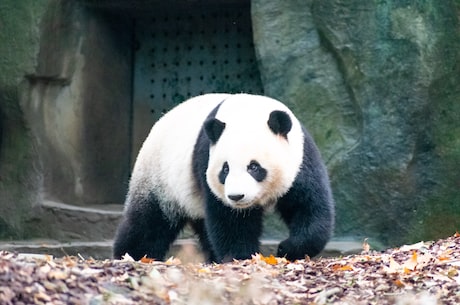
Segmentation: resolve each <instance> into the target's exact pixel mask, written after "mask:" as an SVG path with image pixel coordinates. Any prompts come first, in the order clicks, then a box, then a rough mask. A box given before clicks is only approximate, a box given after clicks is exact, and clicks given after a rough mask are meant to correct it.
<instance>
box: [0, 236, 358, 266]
mask: <svg viewBox="0 0 460 305" xmlns="http://www.w3.org/2000/svg"><path fill="white" fill-rule="evenodd" d="M278 243H279V241H278V240H262V241H261V247H260V250H261V253H262V254H263V255H270V254H274V253H276V249H277V247H278ZM0 250H4V251H10V252H18V253H33V254H48V255H52V256H54V257H62V256H66V255H70V256H81V257H83V258H90V257H92V258H95V259H107V258H111V256H112V241H111V240H104V241H74V242H58V241H53V240H31V241H12V242H1V243H0ZM361 251H362V247H361V243H360V242H357V241H330V242H329V243H328V244H327V245H326V248H325V249H324V251H323V252H322V253H321V254H320V255H319V256H322V257H331V256H344V255H350V254H355V253H360V252H361ZM168 256H175V257H179V258H180V259H182V260H183V261H190V260H193V259H192V258H191V257H190V256H199V247H198V243H197V241H196V240H195V239H179V240H177V241H176V242H175V243H174V244H173V246H172V247H171V251H170V253H169V254H168ZM187 256H189V257H187Z"/></svg>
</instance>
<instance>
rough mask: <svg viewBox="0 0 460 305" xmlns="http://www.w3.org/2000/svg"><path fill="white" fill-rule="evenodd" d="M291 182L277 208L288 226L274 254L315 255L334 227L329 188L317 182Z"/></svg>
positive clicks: (327, 239)
mask: <svg viewBox="0 0 460 305" xmlns="http://www.w3.org/2000/svg"><path fill="white" fill-rule="evenodd" d="M315 184H316V183H313V185H310V186H308V187H306V186H305V185H298V186H294V187H293V188H292V189H291V190H290V191H289V192H288V194H286V195H285V196H284V197H283V198H281V199H280V201H279V202H278V205H277V209H278V211H279V212H280V214H281V217H282V218H283V220H284V221H285V222H286V224H287V226H288V228H289V238H287V239H286V240H284V241H282V242H281V243H280V245H279V247H278V253H277V255H278V256H280V257H286V258H287V259H289V260H296V259H303V258H305V256H306V255H308V256H310V257H314V256H316V255H318V254H319V253H320V252H321V251H322V250H323V249H324V247H325V245H326V243H327V242H328V241H329V239H330V238H331V235H332V231H333V228H334V205H333V200H332V196H331V195H330V190H329V189H328V188H327V187H318V185H315Z"/></svg>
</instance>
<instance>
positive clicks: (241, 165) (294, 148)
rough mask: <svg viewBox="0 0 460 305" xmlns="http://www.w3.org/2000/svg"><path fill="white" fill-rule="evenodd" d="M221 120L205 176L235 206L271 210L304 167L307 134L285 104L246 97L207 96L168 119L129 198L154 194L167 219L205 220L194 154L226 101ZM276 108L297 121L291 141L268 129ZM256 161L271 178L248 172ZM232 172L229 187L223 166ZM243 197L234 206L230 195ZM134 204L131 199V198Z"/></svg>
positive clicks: (158, 128)
mask: <svg viewBox="0 0 460 305" xmlns="http://www.w3.org/2000/svg"><path fill="white" fill-rule="evenodd" d="M224 100H225V102H224V103H223V104H222V105H221V107H220V108H219V110H218V112H217V115H216V118H217V119H219V120H221V121H223V122H225V123H226V127H225V129H224V132H223V134H222V136H221V138H220V139H219V141H218V143H217V145H215V146H212V147H211V149H210V160H209V164H208V169H207V172H206V175H207V183H208V185H209V186H210V188H211V190H212V192H213V193H214V194H215V195H216V196H217V197H218V198H220V199H221V200H222V201H223V202H224V203H225V204H227V205H230V206H232V207H234V208H238V209H240V208H246V207H249V206H252V205H262V206H266V205H269V204H271V203H273V202H275V201H276V199H278V198H279V197H281V196H282V195H284V194H285V193H286V192H287V191H288V190H289V188H290V187H291V185H292V183H293V181H294V179H295V177H296V175H297V173H298V171H299V169H300V166H301V163H302V157H303V141H304V139H303V133H302V130H301V126H300V123H299V122H298V120H297V119H296V118H295V116H294V115H293V114H292V112H291V111H290V110H289V109H288V108H287V107H286V106H284V105H283V104H282V103H280V102H278V101H276V100H274V99H270V98H267V97H263V96H255V95H247V94H236V95H229V94H206V95H202V96H198V97H195V98H192V99H190V100H188V101H186V102H184V103H182V104H180V105H179V106H177V107H175V108H174V109H172V110H171V111H170V112H168V113H167V114H166V115H165V116H163V117H162V118H161V119H160V120H159V121H158V122H157V123H156V124H155V125H154V126H153V127H152V130H151V131H150V134H149V136H148V137H147V139H146V140H145V142H144V144H143V145H142V148H141V150H140V152H139V155H138V157H137V160H136V164H135V166H134V169H133V174H132V177H131V182H130V190H129V193H128V196H135V195H139V194H141V195H147V194H148V193H149V192H151V191H153V192H154V193H155V194H156V196H157V197H158V199H159V201H160V207H161V209H162V210H163V211H164V212H165V214H166V215H168V216H169V217H171V219H174V217H175V215H177V214H181V215H186V216H188V217H191V218H194V219H198V218H203V217H204V204H203V203H204V198H203V196H202V195H201V194H199V193H198V192H197V189H196V184H195V183H196V182H195V181H194V177H193V172H192V156H193V149H194V146H195V142H196V140H197V137H198V135H199V132H200V128H201V126H202V124H203V122H204V121H205V119H206V117H207V116H208V115H209V113H210V112H211V111H212V110H213V109H214V108H215V107H216V106H217V105H218V104H219V103H221V102H222V101H224ZM273 110H283V111H285V112H287V113H288V114H289V115H290V117H291V120H292V124H293V125H292V129H291V131H290V132H289V134H288V140H287V141H286V139H285V138H283V137H281V136H276V135H274V134H273V133H272V132H271V131H270V130H269V127H268V125H267V121H268V118H269V114H270V113H271V112H272V111H273ZM251 160H256V161H258V162H259V163H260V164H261V165H262V166H263V167H264V168H265V169H267V171H268V174H267V177H266V179H265V180H264V181H262V182H257V181H255V180H254V178H253V177H251V176H250V175H249V174H248V172H247V165H248V164H249V162H250V161H251ZM225 161H227V162H228V164H229V165H230V172H229V175H228V176H227V179H226V183H225V185H222V184H221V183H220V182H219V180H218V174H219V172H220V170H221V168H222V164H223V163H224V162H225ZM232 194H244V195H245V197H244V199H242V200H240V201H238V202H236V203H235V202H233V201H231V200H229V199H228V197H227V196H228V195H232ZM128 202H129V200H128Z"/></svg>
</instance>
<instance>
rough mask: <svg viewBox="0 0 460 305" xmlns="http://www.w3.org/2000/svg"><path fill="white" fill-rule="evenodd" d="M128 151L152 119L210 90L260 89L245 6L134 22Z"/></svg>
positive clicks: (162, 15) (135, 147)
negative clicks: (129, 143) (131, 107)
mask: <svg viewBox="0 0 460 305" xmlns="http://www.w3.org/2000/svg"><path fill="white" fill-rule="evenodd" d="M136 40H137V42H136V43H137V44H138V46H137V50H136V52H135V59H134V62H135V69H134V107H133V154H134V156H135V155H136V154H137V152H138V149H139V147H140V145H141V144H142V141H143V140H144V139H145V137H146V135H147V133H148V131H149V130H150V128H151V126H152V125H153V123H154V122H155V121H156V120H157V119H158V118H159V117H160V116H161V114H162V113H164V112H166V111H167V110H169V109H171V108H172V107H173V106H175V105H177V104H178V103H180V102H182V101H184V100H185V99H187V98H189V97H192V96H196V95H199V94H203V93H209V92H230V93H238V92H247V93H258V94H261V93H262V91H263V90H262V84H261V81H260V75H259V71H258V68H257V63H256V59H255V54H254V45H253V40H252V30H251V18H250V10H249V6H248V5H239V6H235V5H232V6H227V7H226V6H221V7H200V8H196V9H187V10H177V11H172V10H168V11H165V12H163V13H158V12H156V13H155V14H154V15H153V16H152V17H148V18H142V19H138V20H137V23H136Z"/></svg>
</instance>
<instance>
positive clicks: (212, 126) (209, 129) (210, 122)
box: [204, 118, 225, 144]
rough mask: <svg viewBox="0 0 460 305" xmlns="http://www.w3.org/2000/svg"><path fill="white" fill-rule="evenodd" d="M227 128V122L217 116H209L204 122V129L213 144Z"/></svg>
mask: <svg viewBox="0 0 460 305" xmlns="http://www.w3.org/2000/svg"><path fill="white" fill-rule="evenodd" d="M224 129H225V123H224V122H221V121H219V120H218V119H216V118H209V119H207V120H206V121H205V122H204V131H206V135H207V136H208V138H209V139H210V140H211V142H212V143H213V144H215V143H216V142H217V140H219V138H220V135H221V134H222V132H223V131H224Z"/></svg>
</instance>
